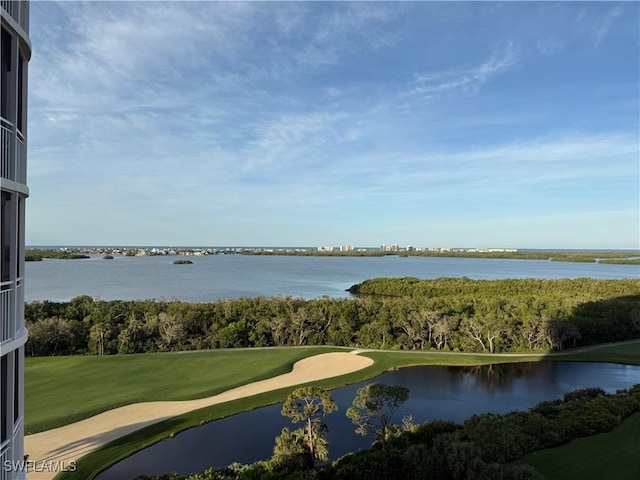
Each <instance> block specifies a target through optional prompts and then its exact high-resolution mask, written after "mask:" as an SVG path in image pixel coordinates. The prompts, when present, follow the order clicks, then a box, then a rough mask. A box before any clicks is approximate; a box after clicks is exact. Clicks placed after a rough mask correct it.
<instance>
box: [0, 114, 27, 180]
mask: <svg viewBox="0 0 640 480" xmlns="http://www.w3.org/2000/svg"><path fill="white" fill-rule="evenodd" d="M16 133H17V134H16ZM14 153H15V154H14ZM0 177H2V178H6V179H7V180H13V181H14V182H18V183H22V184H25V185H26V183H27V147H26V144H25V141H24V137H23V136H22V134H21V133H20V131H17V130H16V129H15V127H14V125H13V124H12V123H11V122H9V121H8V120H6V119H4V118H2V119H0Z"/></svg>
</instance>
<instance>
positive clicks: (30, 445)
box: [24, 352, 373, 480]
mask: <svg viewBox="0 0 640 480" xmlns="http://www.w3.org/2000/svg"><path fill="white" fill-rule="evenodd" d="M372 364H373V360H371V359H370V358H366V357H361V356H360V355H357V354H355V355H354V354H353V353H346V352H333V353H323V354H321V355H315V356H313V357H308V358H305V359H302V360H300V361H298V362H296V363H295V364H294V366H293V370H292V371H291V372H289V373H285V374H283V375H279V376H277V377H273V378H269V379H267V380H261V381H259V382H254V383H250V384H248V385H243V386H241V387H237V388H234V389H231V390H227V391H226V392H223V393H220V394H218V395H214V396H212V397H207V398H200V399H197V400H186V401H176V402H144V403H135V404H132V405H126V406H124V407H120V408H116V409H113V410H109V411H107V412H103V413H100V414H98V415H95V416H93V417H90V418H87V419H85V420H81V421H79V422H76V423H72V424H70V425H65V426H64V427H59V428H55V429H53V430H47V431H46V432H40V433H36V434H33V435H27V436H26V437H25V439H24V443H25V446H24V451H25V453H26V454H28V455H29V462H36V463H35V465H34V467H35V468H33V469H32V471H29V473H28V478H29V480H50V479H52V478H53V477H54V476H55V475H56V474H57V473H58V472H47V471H38V470H42V468H40V467H41V465H43V463H42V462H51V463H49V464H50V465H51V464H54V465H55V464H56V463H55V462H60V464H62V465H65V466H68V465H69V462H71V461H76V460H78V459H79V458H80V457H82V456H83V455H86V454H87V453H89V452H92V451H93V450H96V449H97V448H98V447H101V446H102V445H105V444H106V443H109V442H111V441H112V440H115V439H117V438H120V437H122V436H124V435H127V434H129V433H131V432H134V431H135V430H139V429H140V428H144V427H146V426H148V425H151V424H153V423H157V422H160V421H162V420H166V419H168V418H171V417H175V416H177V415H182V414H183V413H187V412H190V411H192V410H197V409H199V408H203V407H208V406H210V405H216V404H218V403H223V402H228V401H230V400H236V399H238V398H243V397H249V396H251V395H256V394H258V393H264V392H268V391H271V390H277V389H279V388H283V387H291V386H294V385H299V384H301V383H307V382H313V381H316V380H324V379H326V378H331V377H337V376H340V375H344V374H347V373H352V372H355V371H357V370H361V369H363V368H365V367H368V366H370V365H372ZM60 464H58V465H60Z"/></svg>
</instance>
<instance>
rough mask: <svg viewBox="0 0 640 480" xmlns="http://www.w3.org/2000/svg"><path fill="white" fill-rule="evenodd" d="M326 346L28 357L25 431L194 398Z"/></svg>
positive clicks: (271, 372) (282, 369)
mask: <svg viewBox="0 0 640 480" xmlns="http://www.w3.org/2000/svg"><path fill="white" fill-rule="evenodd" d="M336 350H340V349H335V348H333V349H332V348H327V347H314V348H278V349H255V350H220V351H206V352H187V353H149V354H141V355H118V356H78V357H38V358H27V359H26V362H25V412H26V413H25V420H26V427H25V432H27V433H35V432H39V431H42V430H49V429H51V428H55V427H59V426H61V425H66V424H68V423H72V422H75V421H78V420H80V419H83V418H87V417H90V416H92V415H95V414H97V413H99V412H104V411H106V410H110V409H112V408H115V407H118V406H122V405H126V404H130V403H137V402H145V401H161V400H190V399H194V398H202V397H207V396H210V395H215V394H217V393H220V392H223V391H225V390H229V389H230V388H234V387H237V386H240V385H244V384H246V383H251V382H254V381H257V380H261V379H264V378H269V377H273V376H276V375H280V374H282V373H286V372H288V371H290V370H291V367H292V365H293V364H294V363H295V362H296V361H298V360H300V359H302V358H305V357H308V356H311V355H317V354H319V353H326V352H330V351H336Z"/></svg>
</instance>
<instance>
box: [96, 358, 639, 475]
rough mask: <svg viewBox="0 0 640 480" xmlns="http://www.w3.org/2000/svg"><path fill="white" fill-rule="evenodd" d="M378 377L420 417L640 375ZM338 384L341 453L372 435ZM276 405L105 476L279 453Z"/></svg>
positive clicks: (599, 371)
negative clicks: (354, 416)
mask: <svg viewBox="0 0 640 480" xmlns="http://www.w3.org/2000/svg"><path fill="white" fill-rule="evenodd" d="M376 381H379V382H383V383H387V384H390V385H404V386H405V387H407V388H409V390H410V396H409V400H408V401H407V402H406V403H405V404H404V405H403V407H402V408H401V409H400V411H399V412H398V413H397V414H396V416H395V418H394V420H395V422H396V423H400V422H401V420H402V417H403V416H404V415H412V416H413V418H414V421H416V422H424V421H427V420H435V419H444V420H452V421H455V422H462V421H464V420H465V419H467V418H469V417H470V416H471V415H474V414H478V413H485V412H493V413H507V412H510V411H513V410H526V409H528V408H530V407H532V406H534V405H536V404H537V403H539V402H541V401H543V400H552V399H556V398H562V396H563V395H564V394H565V393H566V392H568V391H571V390H576V389H579V388H586V387H596V386H599V387H602V388H604V389H605V390H606V391H607V392H610V393H613V392H615V391H616V390H617V389H621V388H628V387H630V386H631V385H633V384H635V383H639V382H640V367H638V366H628V365H615V364H608V363H571V362H551V363H547V362H545V363H518V364H503V365H485V366H481V367H473V368H470V367H435V366H429V367H412V368H403V369H400V370H397V371H393V372H387V373H384V374H383V375H381V376H380V377H378V378H377V379H376ZM366 383H370V382H365V383H361V384H357V385H351V386H348V387H344V388H340V389H337V390H334V391H333V392H332V394H333V397H334V400H335V401H336V403H337V404H338V405H339V410H338V411H337V412H335V413H333V414H331V415H329V416H328V417H327V418H326V423H327V424H328V426H329V442H330V446H329V450H330V453H331V458H332V459H336V458H338V457H340V456H342V455H344V454H345V453H347V452H349V451H356V450H358V449H361V448H367V447H368V446H369V445H370V444H371V441H372V439H371V438H363V437H361V436H359V435H356V434H355V433H354V426H353V425H352V423H351V421H350V420H348V419H347V418H346V417H345V414H344V412H345V411H346V409H347V408H348V407H349V406H350V405H351V402H352V401H353V398H354V397H355V395H356V391H357V389H358V388H360V387H362V386H364V385H366ZM281 408H282V405H281V404H280V405H272V406H269V407H264V408H259V409H257V410H254V411H251V412H247V413H241V414H239V415H235V416H233V417H229V418H225V419H222V420H218V421H215V422H212V423H209V424H207V425H203V426H200V427H196V428H192V429H190V430H187V431H184V432H182V433H180V434H178V435H176V437H175V438H173V439H170V440H164V441H162V442H160V443H157V444H155V445H153V446H151V447H149V448H147V449H145V450H142V451H140V452H138V453H136V454H135V455H133V456H131V457H129V458H127V459H125V460H123V461H122V462H120V463H118V464H116V465H114V466H113V467H111V468H110V469H109V470H107V471H105V472H103V473H102V474H101V475H99V476H98V477H96V478H97V479H98V480H124V479H130V478H135V477H136V476H138V475H143V474H147V475H150V474H162V473H167V472H170V471H177V472H179V473H182V474H187V473H191V472H197V471H202V470H204V469H206V468H208V467H211V466H224V465H228V464H230V463H232V462H234V461H238V462H242V463H250V462H254V461H256V460H260V459H267V458H269V457H270V456H271V454H272V449H273V444H274V438H275V437H276V436H277V435H279V434H280V431H281V430H282V428H283V427H285V426H289V427H292V424H291V423H290V421H289V420H288V419H287V418H285V417H283V416H282V415H281V414H280V410H281Z"/></svg>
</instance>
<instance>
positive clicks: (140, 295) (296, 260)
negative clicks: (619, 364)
mask: <svg viewBox="0 0 640 480" xmlns="http://www.w3.org/2000/svg"><path fill="white" fill-rule="evenodd" d="M176 259H183V260H184V259H188V260H191V261H192V262H193V264H191V265H174V264H173V261H174V260H176ZM407 276H411V277H418V278H421V279H429V278H438V277H468V278H471V279H504V278H580V277H588V278H600V279H613V278H640V266H638V265H609V264H601V263H575V262H553V261H550V260H515V259H478V258H454V257H451V258H441V257H417V256H410V257H398V256H384V257H338V256H335V257H320V256H279V255H278V256H276V255H274V256H271V255H239V254H226V255H222V254H219V255H209V256H197V257H196V256H189V257H182V256H141V257H125V256H115V258H114V259H113V260H105V259H103V258H102V257H101V256H91V258H88V259H78V260H43V261H41V262H27V263H26V266H25V301H27V302H31V301H34V300H50V301H68V300H70V299H72V298H73V297H76V296H79V295H90V296H91V297H93V298H94V299H101V300H144V299H164V300H172V299H176V300H183V301H190V302H211V301H216V300H220V299H228V298H237V297H241V296H248V297H255V296H264V297H277V296H291V297H295V298H304V299H313V298H320V297H322V296H325V295H326V296H329V297H331V298H339V297H348V296H349V293H347V292H346V291H345V290H346V289H347V288H349V287H350V286H352V285H354V284H356V283H360V282H362V281H364V280H367V279H369V278H375V277H407Z"/></svg>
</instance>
